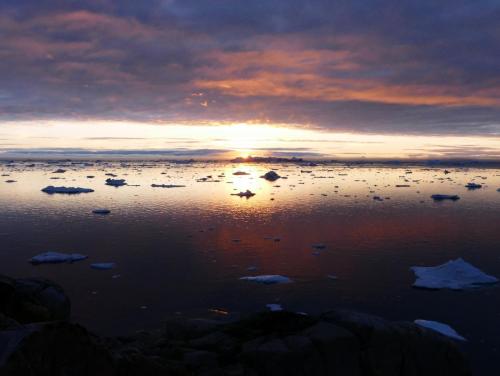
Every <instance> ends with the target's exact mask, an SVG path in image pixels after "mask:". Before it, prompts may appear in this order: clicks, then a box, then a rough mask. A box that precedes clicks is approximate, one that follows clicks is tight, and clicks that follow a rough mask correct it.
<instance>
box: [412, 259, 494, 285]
mask: <svg viewBox="0 0 500 376" xmlns="http://www.w3.org/2000/svg"><path fill="white" fill-rule="evenodd" d="M410 269H411V270H412V271H413V272H414V273H415V275H416V277H417V279H416V281H415V282H414V283H413V287H419V288H426V289H443V288H448V289H451V290H462V289H465V288H472V287H479V285H483V284H492V283H497V282H498V279H497V278H495V277H493V276H490V275H488V274H485V273H484V272H482V271H481V270H479V269H478V268H476V267H475V266H473V265H471V264H469V263H468V262H466V261H464V260H463V259H461V258H458V259H456V260H451V261H448V262H446V263H444V264H442V265H437V266H429V267H425V266H412V267H411V268H410Z"/></svg>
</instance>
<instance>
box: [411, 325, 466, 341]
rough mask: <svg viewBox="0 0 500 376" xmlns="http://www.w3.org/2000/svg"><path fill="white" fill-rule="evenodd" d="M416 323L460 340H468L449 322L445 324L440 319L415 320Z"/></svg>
mask: <svg viewBox="0 0 500 376" xmlns="http://www.w3.org/2000/svg"><path fill="white" fill-rule="evenodd" d="M414 323H415V324H417V325H419V326H422V327H424V328H427V329H430V330H434V331H435V332H438V333H441V334H442V335H444V336H446V337H449V338H453V339H457V340H459V341H467V340H466V339H465V338H464V337H462V336H461V335H460V334H458V333H457V332H456V331H455V329H453V328H452V327H451V326H449V325H447V324H443V323H441V322H438V321H429V320H415V321H414Z"/></svg>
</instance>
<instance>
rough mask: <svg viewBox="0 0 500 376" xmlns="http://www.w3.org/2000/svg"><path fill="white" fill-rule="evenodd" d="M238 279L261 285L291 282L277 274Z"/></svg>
mask: <svg viewBox="0 0 500 376" xmlns="http://www.w3.org/2000/svg"><path fill="white" fill-rule="evenodd" d="M240 279H241V280H244V281H250V282H257V283H263V284H265V285H271V284H277V283H290V282H292V280H291V279H290V278H288V277H284V276H282V275H277V274H268V275H257V276H247V277H241V278H240Z"/></svg>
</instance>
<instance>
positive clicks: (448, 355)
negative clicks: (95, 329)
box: [0, 311, 470, 376]
mask: <svg viewBox="0 0 500 376" xmlns="http://www.w3.org/2000/svg"><path fill="white" fill-rule="evenodd" d="M0 341H2V342H3V343H0V345H1V346H2V348H3V349H7V350H4V354H3V357H4V362H3V364H2V368H0V373H1V374H6V375H27V376H35V375H51V376H59V375H61V376H62V375H82V376H83V375H89V376H90V375H92V376H94V375H115V376H133V375H137V376H139V375H140V376H142V375H150V376H153V375H158V376H160V375H273V376H276V375H278V376H280V375H283V376H285V375H287V376H288V375H308V376H314V375H346V376H365V375H366V376H368V375H370V376H371V375H398V376H406V375H408V376H410V375H411V376H430V375H450V376H451V375H453V376H466V375H470V372H469V369H468V365H467V363H466V361H465V360H464V358H463V356H462V354H461V352H460V350H459V349H458V347H457V346H456V345H455V343H453V342H452V341H451V340H449V339H447V338H446V337H444V336H442V335H440V334H438V333H435V332H433V331H430V330H428V329H425V328H422V327H419V326H417V325H415V324H413V323H406V322H397V323H392V322H388V321H385V320H383V319H381V318H378V317H374V316H369V315H364V314H358V313H353V312H347V311H331V312H328V313H325V314H323V315H321V316H318V317H309V316H304V315H300V314H295V313H290V312H265V313H260V314H256V315H252V316H249V317H247V318H244V319H241V320H239V321H233V322H229V321H219V320H207V319H180V318H175V319H172V320H169V321H167V323H166V326H165V328H164V330H160V331H157V332H141V333H138V334H135V335H134V336H132V337H120V338H115V339H106V340H104V339H102V338H99V337H96V336H94V335H92V334H90V333H89V332H88V331H87V330H85V329H84V328H82V327H81V326H79V325H76V324H70V323H65V322H56V323H54V322H53V323H46V324H38V325H32V326H28V327H24V328H22V329H21V330H18V331H4V332H2V335H1V337H0Z"/></svg>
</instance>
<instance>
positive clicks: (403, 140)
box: [0, 121, 500, 159]
mask: <svg viewBox="0 0 500 376" xmlns="http://www.w3.org/2000/svg"><path fill="white" fill-rule="evenodd" d="M0 126H1V128H0V136H1V139H2V142H1V143H0V153H3V154H5V153H10V154H12V153H13V150H14V151H16V150H17V151H19V150H27V149H41V150H42V151H43V150H47V149H59V150H61V149H67V150H69V149H82V151H83V152H85V151H92V152H99V151H103V150H117V151H123V152H124V153H125V154H128V155H130V154H131V151H133V150H140V151H147V152H148V153H149V154H150V155H151V156H154V155H155V154H154V153H155V151H156V152H161V151H165V150H176V151H183V153H182V156H184V157H186V156H192V157H195V158H196V157H198V158H233V157H235V156H241V157H246V156H248V155H254V156H267V155H274V156H291V155H296V156H304V157H306V158H339V159H362V158H408V159H425V158H443V157H450V158H477V159H481V158H483V159H500V138H499V137H494V136H490V137H479V136H442V135H440V136H419V135H387V134H359V133H346V132H333V131H328V130H324V129H316V128H311V127H305V126H304V125H296V126H290V125H283V124H251V123H238V124H219V123H216V124H201V125H186V124H152V123H135V122H118V121H45V122H10V123H4V124H1V125H0ZM190 151H193V153H192V154H190V153H189V152H190ZM0 155H1V154H0ZM39 155H40V156H41V154H39ZM142 155H143V156H146V157H147V156H148V154H147V153H146V154H144V153H143V154H142ZM171 156H174V157H176V156H177V157H178V156H179V155H178V154H175V153H174V154H171ZM156 157H157V155H156Z"/></svg>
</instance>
